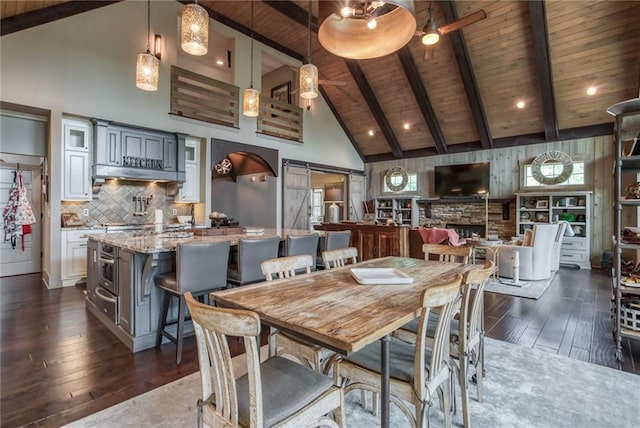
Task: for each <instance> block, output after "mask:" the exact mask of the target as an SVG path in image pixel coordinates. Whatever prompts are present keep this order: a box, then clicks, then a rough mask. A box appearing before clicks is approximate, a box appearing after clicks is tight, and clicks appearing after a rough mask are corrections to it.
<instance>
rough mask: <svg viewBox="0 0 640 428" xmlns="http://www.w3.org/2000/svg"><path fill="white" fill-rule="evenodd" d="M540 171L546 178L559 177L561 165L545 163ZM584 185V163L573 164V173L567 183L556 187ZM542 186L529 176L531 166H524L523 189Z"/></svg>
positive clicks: (531, 175)
mask: <svg viewBox="0 0 640 428" xmlns="http://www.w3.org/2000/svg"><path fill="white" fill-rule="evenodd" d="M540 171H541V172H542V173H543V174H544V175H545V176H547V177H553V176H556V175H560V173H561V172H562V164H561V163H545V164H544V165H542V168H540ZM584 183H585V179H584V162H574V163H573V173H572V174H571V176H570V177H569V179H568V180H567V181H565V182H564V183H560V184H558V186H576V185H581V184H584ZM539 186H543V184H540V183H539V182H538V181H536V179H535V178H533V174H531V165H530V164H529V165H525V166H524V187H539Z"/></svg>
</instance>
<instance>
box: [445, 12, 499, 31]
mask: <svg viewBox="0 0 640 428" xmlns="http://www.w3.org/2000/svg"><path fill="white" fill-rule="evenodd" d="M486 17H487V14H486V13H485V11H484V10H483V9H480V10H479V11H477V12H474V13H472V14H470V15H467V16H465V17H462V18H460V19H458V20H457V21H453V22H452V23H451V24H447V25H443V26H442V27H438V33H440V35H441V36H444V35H445V34H448V33H451V32H452V31H456V30H459V29H461V28H462V27H466V26H467V25H471V24H474V23H476V22H478V21H482V20H483V19H485V18H486Z"/></svg>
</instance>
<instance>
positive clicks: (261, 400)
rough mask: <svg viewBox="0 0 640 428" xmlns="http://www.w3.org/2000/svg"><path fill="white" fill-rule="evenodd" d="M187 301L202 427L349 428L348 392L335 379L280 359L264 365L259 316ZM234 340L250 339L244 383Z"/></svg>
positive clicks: (186, 298)
mask: <svg viewBox="0 0 640 428" xmlns="http://www.w3.org/2000/svg"><path fill="white" fill-rule="evenodd" d="M185 300H186V302H187V305H188V307H189V311H190V312H191V316H192V318H193V324H194V329H195V334H196V341H197V346H198V362H199V364H200V381H201V384H202V385H201V386H202V399H200V400H198V404H197V409H198V427H201V426H203V422H204V424H206V425H207V426H213V427H222V426H224V427H231V426H233V427H247V428H249V427H255V428H262V427H274V426H275V427H290V428H294V427H302V426H330V427H343V426H344V420H345V416H344V395H343V391H342V389H341V388H339V387H338V386H337V385H335V384H334V383H333V381H332V379H331V378H329V377H327V376H324V375H322V374H319V373H317V372H315V371H313V370H311V369H309V368H307V367H304V366H302V365H300V364H297V363H295V362H293V361H291V360H288V359H286V358H283V357H279V356H276V357H272V358H268V359H267V360H266V361H264V362H262V363H261V362H260V355H259V338H260V318H259V317H258V315H257V314H256V313H255V312H251V311H246V310H239V309H226V308H218V307H215V306H209V305H205V304H202V303H200V302H198V301H196V300H195V299H194V298H193V296H192V295H191V293H186V294H185ZM228 337H240V338H242V339H243V340H244V345H245V349H246V370H247V374H245V375H243V376H240V377H238V378H236V373H235V371H234V367H233V362H232V360H231V354H230V351H229V345H228V342H227V338H228ZM331 413H333V417H334V418H335V421H334V420H333V419H332V418H331V417H329V416H328V415H330V414H331Z"/></svg>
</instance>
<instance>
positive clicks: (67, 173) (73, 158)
mask: <svg viewBox="0 0 640 428" xmlns="http://www.w3.org/2000/svg"><path fill="white" fill-rule="evenodd" d="M62 129H63V135H62V138H63V142H64V153H63V165H62V171H63V172H62V176H63V182H62V189H63V191H62V200H63V201H89V200H91V196H92V195H91V158H90V156H91V153H90V150H89V147H90V145H91V123H90V122H88V121H86V122H85V121H82V120H80V119H68V118H65V119H63V120H62Z"/></svg>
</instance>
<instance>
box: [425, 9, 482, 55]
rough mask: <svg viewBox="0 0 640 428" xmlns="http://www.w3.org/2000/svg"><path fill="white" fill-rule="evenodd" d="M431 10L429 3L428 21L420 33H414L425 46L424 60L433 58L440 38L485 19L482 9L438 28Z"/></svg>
mask: <svg viewBox="0 0 640 428" xmlns="http://www.w3.org/2000/svg"><path fill="white" fill-rule="evenodd" d="M432 14H433V8H432V6H431V2H429V20H428V21H427V24H426V25H425V26H424V27H423V28H422V31H416V36H418V37H421V42H422V44H423V45H424V46H425V48H424V59H431V58H433V50H434V48H435V45H436V43H438V41H439V40H440V36H444V35H445V34H448V33H451V32H453V31H457V30H459V29H461V28H463V27H466V26H467V25H471V24H475V23H476V22H478V21H482V20H483V19H485V18H486V17H487V14H486V13H485V11H484V10H483V9H480V10H478V11H477V12H474V13H472V14H470V15H467V16H465V17H462V18H460V19H458V20H456V21H453V22H452V23H451V24H447V25H443V26H442V27H438V25H437V24H436V21H435V19H433V16H432Z"/></svg>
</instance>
